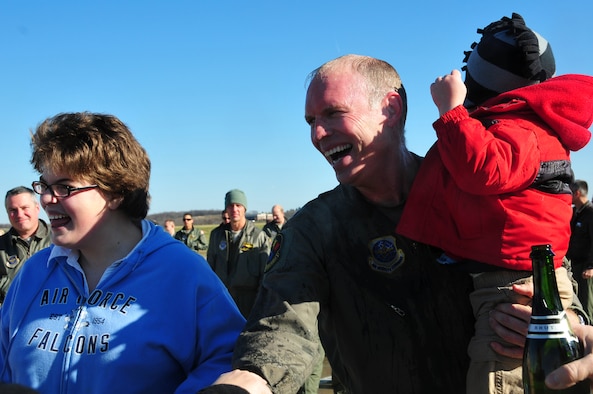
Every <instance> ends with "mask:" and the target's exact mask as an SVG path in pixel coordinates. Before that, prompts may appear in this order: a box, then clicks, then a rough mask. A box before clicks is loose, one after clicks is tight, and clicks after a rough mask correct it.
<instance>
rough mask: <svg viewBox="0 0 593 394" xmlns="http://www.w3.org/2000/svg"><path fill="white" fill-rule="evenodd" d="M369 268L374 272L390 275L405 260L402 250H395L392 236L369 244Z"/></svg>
mask: <svg viewBox="0 0 593 394" xmlns="http://www.w3.org/2000/svg"><path fill="white" fill-rule="evenodd" d="M369 250H370V252H371V255H370V256H369V266H370V267H371V269H373V270H374V271H378V272H382V273H388V274H390V273H392V272H393V271H395V270H396V269H397V268H398V267H399V266H400V265H402V264H403V263H404V261H405V259H406V257H405V254H404V252H403V250H402V249H398V248H397V243H396V240H395V237H393V236H392V235H390V236H386V237H380V238H375V239H373V240H372V241H371V242H369Z"/></svg>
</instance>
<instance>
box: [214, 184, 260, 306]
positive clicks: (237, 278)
mask: <svg viewBox="0 0 593 394" xmlns="http://www.w3.org/2000/svg"><path fill="white" fill-rule="evenodd" d="M224 205H225V207H226V212H227V214H228V215H229V217H230V223H229V224H226V225H224V226H223V227H221V231H217V232H212V233H211V234H210V246H209V247H208V253H207V256H208V263H209V264H210V267H212V270H213V271H214V272H216V275H218V277H219V278H220V279H221V280H222V282H223V283H224V284H225V286H226V287H227V289H228V290H229V293H231V296H232V297H233V299H234V300H235V303H236V304H237V306H238V307H239V310H240V311H241V313H242V314H243V316H245V317H247V316H248V315H249V313H250V312H251V308H252V307H253V303H254V302H255V298H256V297H257V293H258V291H259V287H260V282H261V279H262V276H263V273H264V266H265V264H266V261H267V260H268V255H269V252H270V242H269V239H268V237H267V236H266V234H265V233H264V232H263V231H261V230H260V229H259V228H257V227H256V226H255V224H253V223H252V222H250V221H248V220H247V218H246V217H245V212H246V211H247V197H246V196H245V193H244V192H243V191H242V190H239V189H233V190H230V191H229V192H228V193H227V194H226V195H225V197H224Z"/></svg>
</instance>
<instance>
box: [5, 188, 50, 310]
mask: <svg viewBox="0 0 593 394" xmlns="http://www.w3.org/2000/svg"><path fill="white" fill-rule="evenodd" d="M4 205H5V207H6V213H7V214H8V220H10V225H11V226H12V227H11V228H10V230H9V231H8V232H7V233H6V234H3V235H2V236H0V262H2V266H0V303H2V302H4V297H5V296H6V292H7V291H8V287H9V286H10V283H11V282H12V279H13V278H14V277H15V275H16V273H17V272H18V271H19V269H20V268H21V266H22V265H23V264H24V262H25V261H26V260H27V259H28V258H29V257H31V255H33V253H35V252H37V251H39V250H41V249H43V248H45V247H46V246H49V244H50V242H51V241H50V234H49V231H48V228H47V224H46V223H45V222H44V221H43V220H42V219H39V211H40V207H39V202H38V201H37V198H36V197H35V193H34V192H33V190H31V189H29V188H28V187H25V186H18V187H15V188H13V189H10V190H9V191H8V192H6V198H5V199H4Z"/></svg>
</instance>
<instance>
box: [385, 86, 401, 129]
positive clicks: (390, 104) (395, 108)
mask: <svg viewBox="0 0 593 394" xmlns="http://www.w3.org/2000/svg"><path fill="white" fill-rule="evenodd" d="M386 100H387V111H388V114H389V117H388V119H387V125H388V126H396V125H399V124H400V123H401V118H402V107H403V103H402V98H401V96H400V95H399V94H398V93H397V92H389V93H388V94H387V96H386Z"/></svg>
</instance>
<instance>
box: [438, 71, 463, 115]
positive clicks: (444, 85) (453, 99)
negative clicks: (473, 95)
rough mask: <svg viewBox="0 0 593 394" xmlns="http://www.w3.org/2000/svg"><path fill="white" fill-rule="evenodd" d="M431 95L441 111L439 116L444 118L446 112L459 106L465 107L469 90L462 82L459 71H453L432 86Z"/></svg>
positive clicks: (439, 78)
mask: <svg viewBox="0 0 593 394" xmlns="http://www.w3.org/2000/svg"><path fill="white" fill-rule="evenodd" d="M430 94H431V95H432V101H434V103H435V104H436V106H437V108H438V110H439V116H443V114H444V113H445V112H447V111H450V110H452V109H453V108H455V107H457V106H459V105H463V102H464V101H465V95H466V94H467V88H466V87H465V84H464V83H463V81H462V80H461V73H460V72H459V70H453V71H451V74H447V75H444V76H442V77H438V78H437V79H436V81H434V83H433V84H432V85H430Z"/></svg>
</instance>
